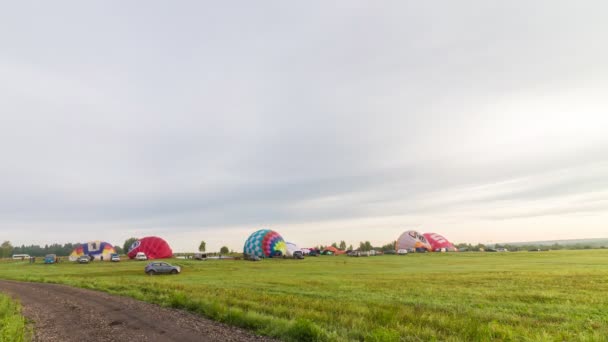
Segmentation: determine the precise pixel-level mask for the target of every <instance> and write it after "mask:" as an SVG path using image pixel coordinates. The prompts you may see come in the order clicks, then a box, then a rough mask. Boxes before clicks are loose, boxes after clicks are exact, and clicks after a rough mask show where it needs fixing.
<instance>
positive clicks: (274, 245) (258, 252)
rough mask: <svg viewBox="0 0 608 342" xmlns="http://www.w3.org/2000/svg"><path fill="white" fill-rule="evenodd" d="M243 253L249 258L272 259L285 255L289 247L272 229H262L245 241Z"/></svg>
mask: <svg viewBox="0 0 608 342" xmlns="http://www.w3.org/2000/svg"><path fill="white" fill-rule="evenodd" d="M243 252H244V253H245V254H246V255H249V256H254V255H255V256H258V257H261V258H272V257H275V256H283V255H285V254H286V253H287V246H286V244H285V241H284V240H283V238H282V237H281V235H279V233H277V232H275V231H274V230H270V229H261V230H258V231H257V232H255V233H253V234H251V235H250V236H249V238H248V239H247V241H245V247H244V248H243Z"/></svg>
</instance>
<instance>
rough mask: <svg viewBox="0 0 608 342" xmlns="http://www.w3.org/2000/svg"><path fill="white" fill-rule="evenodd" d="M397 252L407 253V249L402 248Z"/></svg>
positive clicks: (400, 253)
mask: <svg viewBox="0 0 608 342" xmlns="http://www.w3.org/2000/svg"><path fill="white" fill-rule="evenodd" d="M397 254H399V255H406V254H407V249H400V250H398V251H397Z"/></svg>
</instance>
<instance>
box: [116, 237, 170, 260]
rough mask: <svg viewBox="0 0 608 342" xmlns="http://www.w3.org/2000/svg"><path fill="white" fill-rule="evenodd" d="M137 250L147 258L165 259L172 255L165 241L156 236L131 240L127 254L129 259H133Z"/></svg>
mask: <svg viewBox="0 0 608 342" xmlns="http://www.w3.org/2000/svg"><path fill="white" fill-rule="evenodd" d="M139 252H143V253H145V254H146V256H147V257H148V259H165V258H171V257H172V256H173V251H172V250H171V247H169V244H168V243H167V241H165V240H163V239H161V238H159V237H157V236H148V237H145V238H142V239H139V240H137V241H135V242H133V244H132V245H131V247H129V253H127V255H128V256H129V258H130V259H134V258H135V256H136V255H137V253H139Z"/></svg>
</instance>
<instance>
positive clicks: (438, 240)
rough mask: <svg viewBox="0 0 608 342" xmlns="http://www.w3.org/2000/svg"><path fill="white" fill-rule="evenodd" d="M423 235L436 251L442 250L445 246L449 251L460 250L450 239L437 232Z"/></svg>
mask: <svg viewBox="0 0 608 342" xmlns="http://www.w3.org/2000/svg"><path fill="white" fill-rule="evenodd" d="M422 235H424V237H425V238H426V240H427V241H428V242H429V244H430V245H431V248H432V249H433V250H434V251H438V250H442V249H443V248H445V250H446V251H449V252H455V251H457V250H458V249H457V248H456V247H454V245H453V244H452V243H451V242H450V241H448V239H446V238H444V237H443V236H441V235H439V234H437V233H424V234H422Z"/></svg>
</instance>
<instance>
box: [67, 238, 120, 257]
mask: <svg viewBox="0 0 608 342" xmlns="http://www.w3.org/2000/svg"><path fill="white" fill-rule="evenodd" d="M114 253H116V251H115V250H114V246H112V244H110V243H108V242H104V241H91V242H87V243H83V244H80V245H78V246H77V247H76V248H74V250H73V251H72V253H71V254H70V256H69V260H70V261H76V260H77V259H78V257H81V256H83V255H87V256H91V257H93V258H95V259H98V260H101V258H102V257H103V260H106V261H110V257H111V256H112V254H114Z"/></svg>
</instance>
